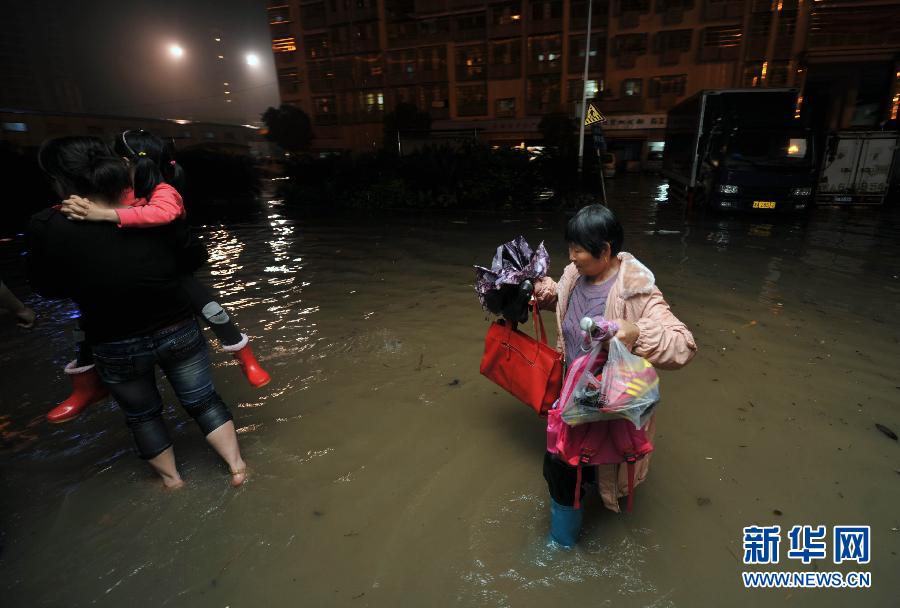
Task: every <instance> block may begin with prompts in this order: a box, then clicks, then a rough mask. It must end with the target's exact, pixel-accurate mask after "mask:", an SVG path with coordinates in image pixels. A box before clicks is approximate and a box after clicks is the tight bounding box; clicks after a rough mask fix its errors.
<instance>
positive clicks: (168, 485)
mask: <svg viewBox="0 0 900 608" xmlns="http://www.w3.org/2000/svg"><path fill="white" fill-rule="evenodd" d="M162 482H163V488H164V489H165V490H180V489H181V488H183V487H184V480H183V479H182V478H181V477H163V478H162Z"/></svg>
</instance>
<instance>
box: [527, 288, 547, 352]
mask: <svg viewBox="0 0 900 608" xmlns="http://www.w3.org/2000/svg"><path fill="white" fill-rule="evenodd" d="M531 313H532V316H533V317H534V337H535V339H538V336H540V338H539V339H540V341H541V342H543V343H544V344H546V343H547V331H546V330H545V329H544V319H542V318H541V311H540V309H539V308H538V302H537V299H536V298H532V299H531Z"/></svg>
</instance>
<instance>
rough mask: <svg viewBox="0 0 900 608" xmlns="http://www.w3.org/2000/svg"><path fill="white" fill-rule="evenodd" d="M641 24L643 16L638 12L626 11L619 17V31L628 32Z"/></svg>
mask: <svg viewBox="0 0 900 608" xmlns="http://www.w3.org/2000/svg"><path fill="white" fill-rule="evenodd" d="M640 24H641V14H640V13H639V12H638V11H625V12H623V13H622V14H621V15H619V29H620V30H628V29H632V28H635V27H637V26H639V25H640Z"/></svg>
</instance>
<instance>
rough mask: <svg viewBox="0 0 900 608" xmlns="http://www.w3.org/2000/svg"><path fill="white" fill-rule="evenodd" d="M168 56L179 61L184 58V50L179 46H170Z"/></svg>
mask: <svg viewBox="0 0 900 608" xmlns="http://www.w3.org/2000/svg"><path fill="white" fill-rule="evenodd" d="M169 55H171V56H172V57H173V58H174V59H181V58H182V57H183V56H184V49H183V48H181V45H178V44H170V45H169Z"/></svg>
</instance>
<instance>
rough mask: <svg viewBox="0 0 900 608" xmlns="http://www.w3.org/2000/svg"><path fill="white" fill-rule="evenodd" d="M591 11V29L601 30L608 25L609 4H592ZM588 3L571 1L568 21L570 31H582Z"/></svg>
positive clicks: (585, 22) (579, 0) (580, 0)
mask: <svg viewBox="0 0 900 608" xmlns="http://www.w3.org/2000/svg"><path fill="white" fill-rule="evenodd" d="M593 4H594V6H593V8H592V9H591V28H592V29H597V28H603V27H605V26H606V25H607V24H608V23H609V4H608V3H607V2H594V3H593ZM587 14H588V3H587V2H585V1H584V0H572V7H571V8H570V9H569V21H570V25H571V29H573V30H583V29H585V26H586V25H587Z"/></svg>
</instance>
